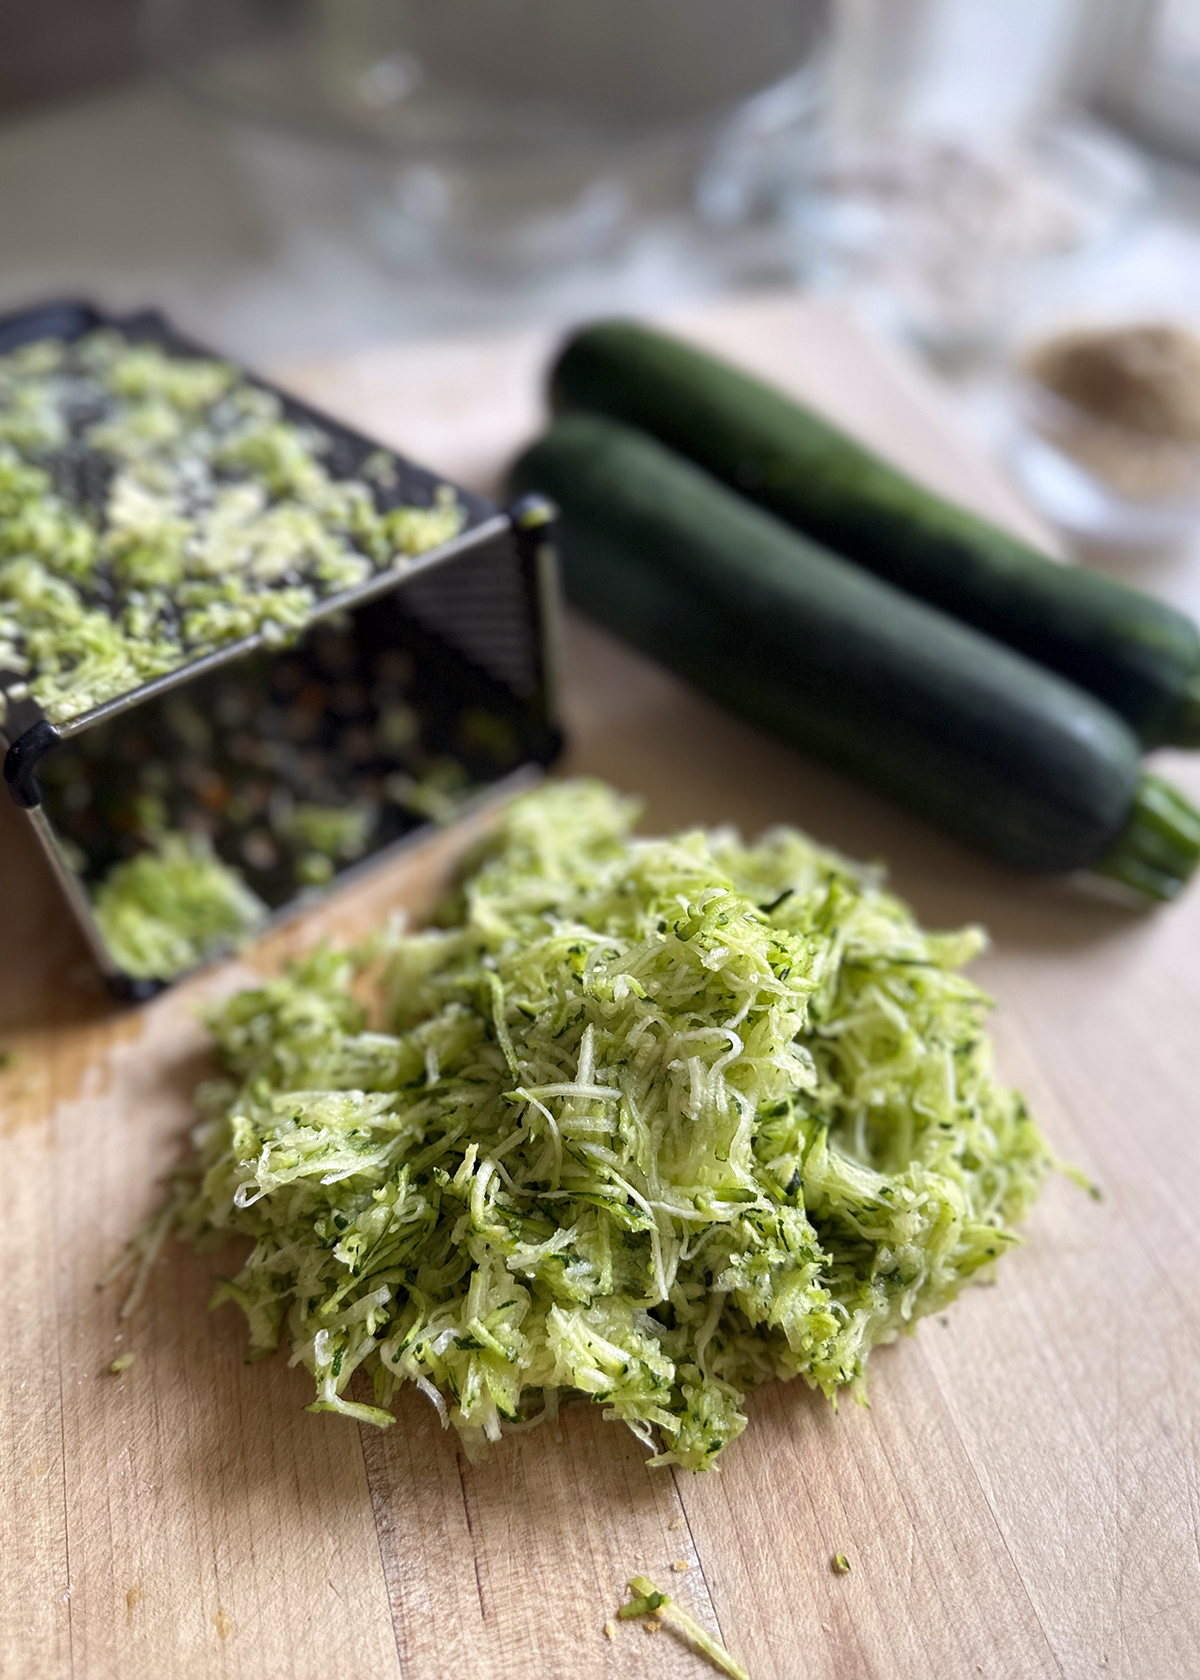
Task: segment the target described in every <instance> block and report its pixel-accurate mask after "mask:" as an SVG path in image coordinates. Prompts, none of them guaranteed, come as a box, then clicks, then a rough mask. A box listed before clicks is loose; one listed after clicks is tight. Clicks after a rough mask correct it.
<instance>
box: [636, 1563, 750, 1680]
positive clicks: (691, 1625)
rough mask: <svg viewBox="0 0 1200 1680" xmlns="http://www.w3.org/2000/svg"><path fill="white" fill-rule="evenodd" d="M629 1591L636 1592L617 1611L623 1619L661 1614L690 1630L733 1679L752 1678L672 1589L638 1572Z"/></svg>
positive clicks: (694, 1639)
mask: <svg viewBox="0 0 1200 1680" xmlns="http://www.w3.org/2000/svg"><path fill="white" fill-rule="evenodd" d="M629 1591H630V1592H631V1593H632V1594H633V1595H634V1596H633V1597H632V1598H631V1599H630V1600H629V1602H628V1604H622V1606H621V1608H620V1609H619V1610H618V1611H617V1615H618V1616H620V1618H621V1620H622V1621H631V1620H632V1619H633V1618H634V1617H635V1616H659V1617H661V1618H662V1620H663V1621H664V1622H670V1623H671V1625H672V1626H673V1627H677V1628H678V1629H679V1631H680V1633H683V1634H686V1635H687V1637H688V1638H689V1639H690V1640H691V1642H692V1644H693V1645H695V1646H696V1648H697V1649H698V1650H700V1651H703V1653H704V1655H705V1656H706V1657H707V1658H708V1659H709V1661H710V1662H711V1663H712V1664H713V1666H714V1667H715V1668H718V1669H720V1671H721V1673H722V1674H728V1675H730V1676H731V1680H750V1676H749V1675H748V1674H747V1673H746V1670H745V1669H744V1668H743V1667H742V1665H741V1663H739V1662H735V1661H734V1660H733V1658H732V1657H731V1656H730V1655H729V1652H728V1651H727V1650H726V1649H725V1647H724V1645H721V1644H719V1643H718V1641H717V1640H715V1639H714V1638H713V1636H712V1634H711V1633H708V1632H707V1631H706V1630H705V1629H704V1628H702V1627H701V1625H700V1623H699V1622H698V1621H697V1620H696V1618H695V1617H694V1616H689V1615H688V1613H687V1611H686V1610H683V1609H681V1608H680V1606H679V1605H678V1604H677V1603H676V1602H675V1600H674V1599H673V1598H672V1597H671V1595H670V1593H665V1592H662V1591H661V1590H660V1589H659V1588H658V1587H656V1586H655V1585H654V1582H653V1581H651V1580H648V1579H647V1578H646V1576H645V1575H635V1576H634V1577H633V1579H632V1581H630V1583H629Z"/></svg>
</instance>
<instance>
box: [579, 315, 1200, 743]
mask: <svg viewBox="0 0 1200 1680" xmlns="http://www.w3.org/2000/svg"><path fill="white" fill-rule="evenodd" d="M552 395H553V399H554V403H555V406H556V408H559V409H585V410H590V411H594V412H599V413H603V414H607V415H609V416H611V417H612V418H614V419H617V420H623V421H625V422H626V423H627V424H629V425H632V426H639V427H641V428H642V429H643V430H644V431H647V432H650V433H651V434H652V435H653V436H655V437H656V438H658V439H659V440H660V441H661V442H663V443H666V444H668V445H669V446H670V447H671V448H672V449H675V450H677V451H678V452H679V453H680V454H681V455H686V456H687V457H688V458H689V459H690V460H693V461H695V462H697V463H698V464H699V465H700V466H702V467H704V468H705V469H706V471H708V472H710V473H712V474H713V476H714V477H716V478H719V479H721V480H722V481H723V482H724V483H726V484H728V485H730V486H731V487H732V488H734V489H736V490H738V491H740V492H741V494H742V495H744V496H747V497H749V498H750V499H751V500H752V501H755V502H758V503H759V504H761V506H763V507H765V508H767V509H769V510H770V512H772V513H774V514H775V515H776V516H777V517H778V518H780V519H782V520H785V521H786V522H787V523H788V524H790V525H793V526H795V527H796V529H797V530H800V531H803V532H804V533H805V534H806V535H808V536H810V537H812V538H813V539H814V540H815V541H817V542H820V543H823V544H825V546H826V547H828V548H831V549H833V550H834V551H835V552H836V553H838V554H842V555H845V556H846V558H847V559H849V560H853V561H855V562H856V563H857V564H859V565H861V566H865V567H866V568H867V569H868V570H869V571H872V572H875V573H876V574H877V575H878V576H880V577H883V578H886V579H887V580H888V582H890V583H893V584H895V585H896V587H897V588H899V589H903V590H905V591H906V592H907V593H908V594H910V595H916V596H919V597H920V598H921V599H922V600H924V601H928V602H929V603H930V604H931V605H933V606H936V607H940V608H941V609H942V611H943V612H946V613H949V614H950V615H951V616H952V617H954V618H958V619H961V620H962V621H963V622H964V623H965V624H971V625H974V626H975V628H976V629H978V630H982V631H984V632H985V633H986V634H987V635H989V636H994V637H995V638H996V640H997V641H1000V642H1004V643H1006V644H1007V645H1008V646H1009V647H1012V648H1015V649H1017V650H1018V652H1020V653H1023V654H1025V655H1026V656H1027V657H1028V658H1030V659H1033V660H1036V661H1037V663H1039V664H1041V665H1045V666H1047V667H1048V668H1049V669H1050V670H1053V671H1057V672H1058V673H1059V674H1060V675H1061V676H1064V677H1067V678H1069V679H1070V680H1071V681H1072V682H1075V683H1078V684H1079V686H1080V687H1081V688H1086V689H1088V690H1089V691H1090V692H1091V693H1093V694H1095V695H1097V696H1098V697H1099V698H1100V699H1101V700H1104V701H1105V702H1107V704H1108V705H1110V706H1111V707H1112V708H1113V709H1114V711H1117V712H1119V713H1120V714H1121V716H1122V717H1124V718H1125V719H1126V721H1127V722H1128V723H1129V724H1130V726H1131V727H1132V728H1133V730H1134V731H1135V732H1136V733H1137V734H1138V736H1139V737H1140V738H1141V740H1142V741H1143V742H1144V743H1145V744H1146V745H1147V746H1156V745H1160V744H1163V743H1174V744H1176V745H1178V746H1200V633H1198V632H1197V629H1196V627H1195V625H1194V624H1193V623H1192V622H1191V620H1190V619H1188V618H1186V617H1185V616H1184V615H1183V614H1182V613H1180V612H1177V611H1176V610H1175V608H1174V607H1170V606H1168V605H1167V604H1166V603H1165V602H1162V601H1156V600H1154V599H1152V598H1151V597H1150V596H1148V595H1144V594H1142V593H1140V592H1139V591H1138V590H1135V589H1130V588H1129V587H1128V586H1127V585H1125V584H1123V583H1119V582H1117V581H1116V580H1115V579H1114V578H1109V577H1104V576H1102V575H1101V574H1099V573H1097V572H1093V571H1089V570H1087V569H1086V568H1085V567H1082V566H1064V565H1060V564H1059V563H1057V562H1056V561H1054V560H1050V559H1048V558H1047V557H1046V556H1045V555H1042V554H1038V553H1037V552H1036V551H1035V550H1034V549H1032V548H1030V547H1029V546H1028V545H1027V544H1026V543H1022V542H1020V541H1018V540H1017V539H1016V538H1015V537H1011V536H1009V535H1008V534H1007V533H1006V532H1004V531H1001V530H999V529H997V527H996V526H994V525H991V524H989V523H988V522H987V521H986V520H983V519H980V518H979V517H978V516H977V515H975V514H973V513H969V512H967V510H966V509H965V508H960V507H956V506H954V505H953V504H952V503H950V502H947V501H944V500H943V499H942V498H941V497H940V496H937V495H934V494H933V493H932V492H931V491H929V490H926V489H925V488H923V487H922V486H920V485H917V484H914V483H913V481H912V480H911V479H909V478H906V477H905V475H904V474H903V473H900V472H898V471H897V470H896V469H895V468H894V467H891V466H889V465H888V464H887V463H886V462H884V461H881V460H880V459H879V458H878V456H876V455H873V454H872V453H871V452H870V451H869V450H867V449H864V448H863V446H862V445H861V444H860V443H857V442H856V441H855V440H854V439H853V438H851V437H848V436H847V435H846V434H845V433H844V432H841V431H839V430H838V429H837V428H836V427H835V426H832V425H830V424H829V422H828V421H826V420H823V419H821V418H820V417H819V416H818V415H816V414H814V413H812V412H811V411H810V410H808V409H806V408H803V407H801V405H800V404H799V403H797V402H794V401H793V400H792V399H791V398H790V397H787V396H785V395H784V394H783V393H782V392H781V391H776V390H773V389H772V388H771V387H770V386H767V385H764V384H762V383H761V382H760V381H759V380H757V379H754V378H752V377H751V376H750V375H748V374H745V373H742V372H741V371H740V370H739V369H737V368H734V367H731V366H730V365H729V364H728V363H725V362H722V361H719V360H718V359H716V358H715V357H713V356H709V355H707V354H706V353H705V352H704V351H702V350H697V349H694V348H693V347H692V346H691V345H688V344H684V343H682V342H680V341H679V340H677V339H673V338H669V337H667V336H665V335H664V334H662V333H657V332H653V331H650V330H649V329H647V328H645V327H640V326H638V325H637V324H636V323H634V322H632V321H602V322H599V323H598V324H597V325H595V326H591V327H585V328H584V329H583V330H582V331H581V332H579V333H577V334H576V336H575V337H574V338H573V339H572V340H571V341H570V342H569V343H568V345H567V346H566V349H565V350H564V351H563V353H562V355H561V356H560V358H559V360H558V363H557V365H556V367H555V369H554V372H553V375H552Z"/></svg>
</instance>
